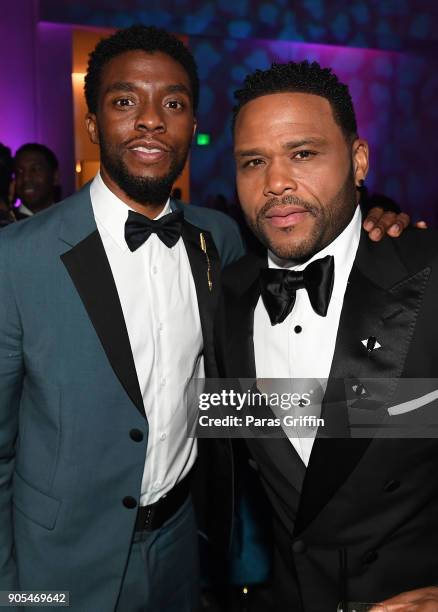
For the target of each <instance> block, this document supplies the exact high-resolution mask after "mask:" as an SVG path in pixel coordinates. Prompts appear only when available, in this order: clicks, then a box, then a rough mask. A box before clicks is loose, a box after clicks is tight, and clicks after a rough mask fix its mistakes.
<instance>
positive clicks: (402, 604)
mask: <svg viewBox="0 0 438 612" xmlns="http://www.w3.org/2000/svg"><path fill="white" fill-rule="evenodd" d="M379 606H381V607H373V608H371V611H370V612H378V611H379V610H382V609H384V610H385V612H437V611H438V587H426V588H424V589H416V590H415V591H406V592H405V593H400V595H396V596H395V597H391V598H390V599H385V601H381V602H380V603H379Z"/></svg>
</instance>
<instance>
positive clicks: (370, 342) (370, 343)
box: [362, 336, 382, 355]
mask: <svg viewBox="0 0 438 612" xmlns="http://www.w3.org/2000/svg"><path fill="white" fill-rule="evenodd" d="M362 344H363V345H364V347H365V348H366V350H367V353H368V355H371V353H372V352H373V351H376V350H377V349H379V348H381V347H382V345H381V344H380V342H379V341H378V340H377V338H376V337H375V336H370V337H369V338H365V339H364V340H362Z"/></svg>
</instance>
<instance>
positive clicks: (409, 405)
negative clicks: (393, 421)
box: [388, 389, 438, 416]
mask: <svg viewBox="0 0 438 612" xmlns="http://www.w3.org/2000/svg"><path fill="white" fill-rule="evenodd" d="M436 399H438V389H437V390H436V391H431V392H430V393H426V395H422V396H421V397H416V398H415V399H412V400H409V401H408V402H403V404H396V405H395V406H391V407H390V408H388V414H390V415H392V416H396V415H398V414H406V412H412V410H418V408H422V407H423V406H426V405H427V404H430V403H431V402H433V401H435V400H436Z"/></svg>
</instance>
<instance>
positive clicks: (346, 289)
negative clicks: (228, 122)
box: [219, 62, 438, 612]
mask: <svg viewBox="0 0 438 612" xmlns="http://www.w3.org/2000/svg"><path fill="white" fill-rule="evenodd" d="M236 97H237V106H236V108H235V117H234V139H235V158H236V166H237V184H238V192H239V198H240V202H241V204H242V207H243V210H244V213H245V216H246V219H247V222H248V224H249V226H250V228H251V229H252V231H253V232H254V234H255V235H256V236H257V238H258V239H259V240H260V242H261V243H262V245H263V246H264V247H265V249H264V252H263V254H261V255H260V256H256V255H253V254H251V255H246V256H245V257H244V258H243V259H241V260H240V261H238V262H236V263H234V264H231V266H229V267H228V268H227V269H226V271H225V274H224V279H223V280H224V285H225V287H224V302H225V308H224V320H223V322H222V324H223V326H224V333H223V334H222V336H223V338H222V340H223V344H222V348H221V350H220V351H219V353H220V354H221V355H220V356H221V361H222V363H223V366H222V367H223V374H224V375H225V376H227V377H228V378H236V377H241V378H242V377H243V378H250V379H251V378H253V379H254V378H257V380H258V381H260V380H261V379H264V380H266V379H275V378H279V379H283V380H284V379H289V380H290V379H307V378H311V379H319V380H322V381H324V379H325V380H327V381H328V382H327V388H326V389H325V396H324V401H323V405H322V415H321V416H322V417H324V422H325V427H319V429H318V430H317V431H315V430H313V431H312V430H310V431H309V430H306V431H307V433H306V434H305V435H304V436H303V435H300V434H299V433H298V432H296V431H295V430H289V431H287V432H285V431H284V429H283V428H277V431H276V433H275V432H274V434H272V432H271V435H263V434H262V435H255V436H252V437H251V438H249V439H248V440H247V442H248V446H249V449H250V452H251V454H252V456H253V459H254V463H255V465H256V467H257V469H258V470H259V473H260V477H261V481H262V483H263V485H264V487H265V489H266V492H267V495H268V498H269V500H270V502H271V504H272V507H273V517H274V538H275V572H274V582H275V587H276V595H277V600H278V609H279V610H281V611H282V612H283V611H285V610H291V611H292V610H293V611H294V612H298V611H305V612H330V611H333V612H334V611H335V610H336V609H337V606H338V604H339V603H341V606H342V607H343V608H344V609H346V608H347V602H350V603H351V602H368V603H376V602H382V601H383V600H384V601H383V603H384V604H385V605H386V606H387V609H388V610H390V611H392V610H400V611H405V612H407V611H408V610H409V611H411V610H412V611H414V610H415V612H428V611H432V610H433V611H436V610H438V588H437V587H435V586H431V585H436V584H438V479H437V478H436V469H437V466H438V442H437V441H436V440H435V439H432V436H433V432H432V434H430V433H428V432H427V433H426V435H424V434H423V437H422V438H421V439H418V437H417V438H415V437H414V436H413V435H410V434H411V433H412V430H411V429H409V420H407V421H406V422H405V421H403V423H402V426H403V427H405V429H404V432H405V437H404V439H400V436H398V439H397V436H391V434H388V435H387V437H386V438H383V437H382V435H380V434H381V429H378V428H373V429H372V435H371V434H369V433H368V434H366V435H367V436H368V437H360V436H361V434H360V433H359V434H357V431H359V429H360V428H356V429H354V428H353V427H352V420H354V418H356V423H357V419H359V421H360V419H361V418H362V424H363V420H368V421H371V422H373V423H374V424H376V423H378V422H382V419H383V421H384V423H383V424H384V425H385V426H386V428H387V430H388V431H394V430H393V429H392V428H391V426H393V425H399V424H400V420H398V419H400V418H401V417H400V415H402V414H404V412H407V411H409V410H411V409H412V406H414V407H416V408H418V407H419V406H421V404H424V405H425V406H423V407H422V408H421V410H430V411H431V412H430V413H429V414H432V415H433V412H434V410H436V400H435V403H433V402H432V403H431V400H433V398H434V397H435V395H434V389H433V382H434V381H433V380H432V379H434V378H435V379H438V330H437V326H436V325H435V324H434V321H435V318H436V313H435V309H436V303H437V300H438V243H437V237H436V234H435V233H433V232H432V231H430V230H428V231H427V232H420V231H419V230H416V229H411V230H408V231H406V232H405V233H404V234H403V236H402V237H401V238H400V239H399V240H392V239H391V238H390V237H388V236H385V237H384V238H383V240H382V241H381V242H378V243H375V242H372V241H370V240H368V239H366V238H365V236H366V234H365V233H364V231H363V230H362V228H361V213H360V209H359V206H358V202H359V194H358V188H359V187H360V186H361V185H362V184H363V181H364V180H365V178H366V175H367V172H368V145H367V143H366V141H364V140H363V139H361V138H359V136H358V133H357V126H356V119H355V113H354V108H353V104H352V100H351V97H350V94H349V92H348V88H347V87H346V86H345V85H344V84H342V83H340V82H339V81H338V79H337V77H336V76H335V75H334V74H333V73H332V72H331V71H330V70H328V69H321V67H320V66H319V65H318V64H316V63H313V64H309V63H308V62H302V63H299V64H296V63H293V62H291V63H289V64H284V65H273V66H272V67H271V69H269V70H266V71H256V72H255V73H254V74H252V75H250V76H248V77H247V79H246V80H245V84H244V87H243V89H241V90H239V91H238V92H237V93H236ZM266 250H267V253H266ZM403 378H410V379H414V378H415V379H418V378H421V379H428V382H427V384H426V387H427V389H428V391H430V393H429V394H428V395H425V396H424V397H420V398H418V393H417V396H416V390H415V386H412V385H410V390H411V395H412V397H411V399H413V400H414V402H413V403H411V404H406V403H403V401H404V400H406V399H407V397H406V393H405V389H404V388H403V387H402V385H401V382H402V379H403ZM367 379H373V380H372V381H371V382H369V385H368V387H367V383H365V380H367ZM383 379H384V380H383ZM355 380H356V381H357V382H356V384H354V381H355ZM379 380H380V383H383V384H379ZM436 386H437V385H435V387H436ZM323 387H324V384H323ZM417 391H418V389H417ZM420 395H421V394H420ZM400 403H403V405H402V406H400ZM409 406H411V409H410V408H409ZM414 412H415V415H417V414H419V413H420V412H421V411H414ZM302 414H306V408H305V407H304V408H302ZM397 415H398V416H397ZM405 416H406V417H410V416H411V415H410V414H407V415H405ZM330 431H333V432H334V435H333V436H330V435H328V434H329V432H330ZM399 431H400V430H399ZM376 432H377V433H376ZM379 432H380V433H379ZM406 432H407V433H406ZM416 435H419V434H416ZM351 609H352V608H351ZM358 609H359V608H358Z"/></svg>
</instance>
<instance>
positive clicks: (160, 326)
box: [158, 323, 163, 331]
mask: <svg viewBox="0 0 438 612" xmlns="http://www.w3.org/2000/svg"><path fill="white" fill-rule="evenodd" d="M158 331H163V324H162V323H158Z"/></svg>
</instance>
